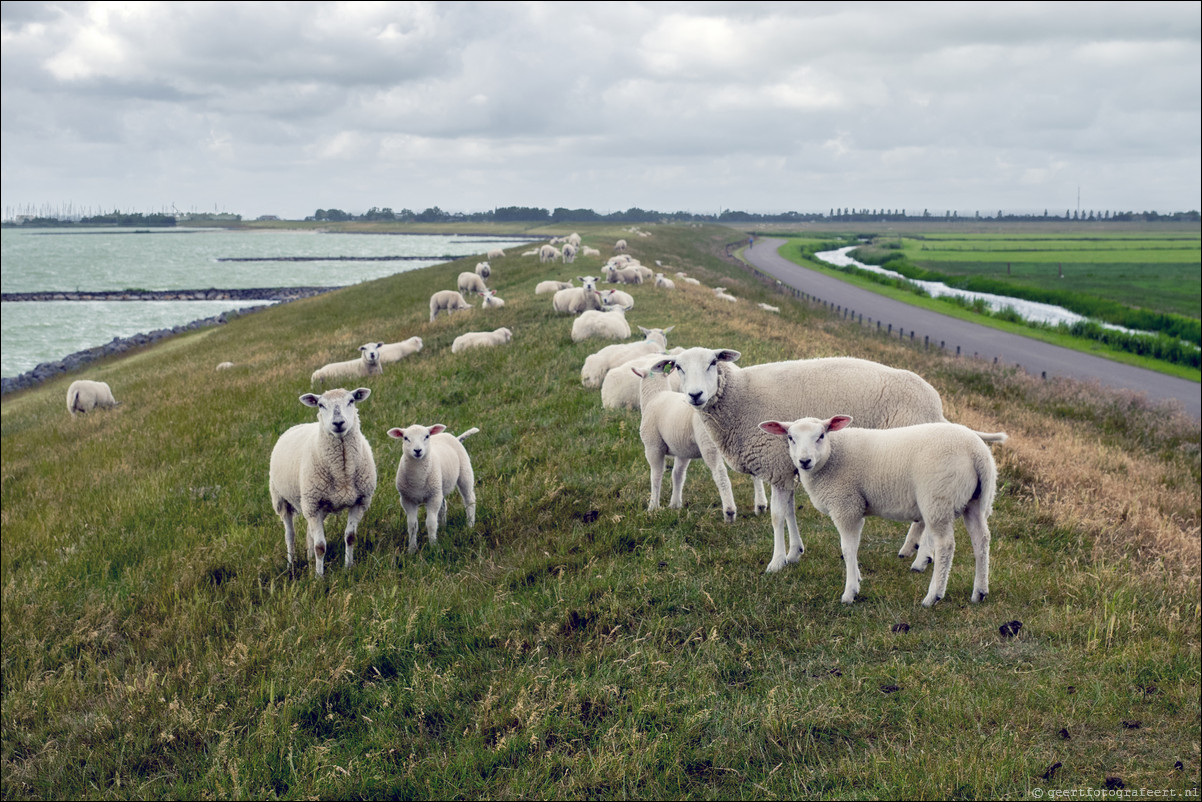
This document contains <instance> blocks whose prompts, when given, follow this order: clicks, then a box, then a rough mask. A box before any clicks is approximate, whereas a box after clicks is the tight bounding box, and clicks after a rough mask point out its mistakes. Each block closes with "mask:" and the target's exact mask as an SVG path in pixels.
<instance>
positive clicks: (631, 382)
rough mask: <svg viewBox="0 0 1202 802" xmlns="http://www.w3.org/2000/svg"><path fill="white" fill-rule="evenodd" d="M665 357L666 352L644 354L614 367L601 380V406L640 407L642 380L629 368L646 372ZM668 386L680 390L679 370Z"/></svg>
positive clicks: (671, 375) (674, 390)
mask: <svg viewBox="0 0 1202 802" xmlns="http://www.w3.org/2000/svg"><path fill="white" fill-rule="evenodd" d="M682 351H684V349H683V348H673V349H672V350H670V351H668V352H667V354H668V355H669V356H670V355H675V354H679V353H681V352H682ZM663 358H664V354H644V355H643V356H637V357H634V358H633V359H631V360H629V361H627V362H623V363H622V364H621V365H618V366H617V367H616V368H612V369H611V370H610V371H609V372H608V373H606V374H605V378H604V379H602V380H601V406H602V407H603V408H604V409H638V408H639V386H640V385H641V384H642V382H640V381H639V377H638V376H637V375H635V374H634V373H633V372H632V371H630V370H629V368H638V369H639V370H640V371H643V372H646V371H647V370H649V369H650V368H651V366H652V365H654V364H655V363H656V362H658V361H660V360H661V359H663ZM668 387H669V389H671V390H672V391H673V392H679V391H680V372H679V371H677V372H675V373H672V374H670V375H669V376H668Z"/></svg>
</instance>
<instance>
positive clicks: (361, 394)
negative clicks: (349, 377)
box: [351, 387, 371, 403]
mask: <svg viewBox="0 0 1202 802" xmlns="http://www.w3.org/2000/svg"><path fill="white" fill-rule="evenodd" d="M369 395H371V390H369V389H367V388H366V387H360V388H359V389H357V390H355V392H353V393H351V397H352V398H354V399H355V403H358V402H360V401H366V400H367V397H368V396H369Z"/></svg>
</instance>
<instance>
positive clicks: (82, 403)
mask: <svg viewBox="0 0 1202 802" xmlns="http://www.w3.org/2000/svg"><path fill="white" fill-rule="evenodd" d="M120 405H121V402H120V401H118V400H117V399H115V398H113V390H112V388H111V387H109V385H108V382H98V381H92V380H90V379H77V380H75V381H73V382H71V386H70V387H68V388H67V411H68V412H70V413H71V416H72V417H75V413H76V412H91V411H92V410H93V409H110V408H112V407H116V406H120Z"/></svg>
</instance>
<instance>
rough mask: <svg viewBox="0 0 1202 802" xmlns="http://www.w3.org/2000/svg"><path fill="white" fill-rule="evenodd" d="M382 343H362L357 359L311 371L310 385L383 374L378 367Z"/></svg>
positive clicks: (332, 363) (379, 366) (382, 369)
mask: <svg viewBox="0 0 1202 802" xmlns="http://www.w3.org/2000/svg"><path fill="white" fill-rule="evenodd" d="M383 344H384V343H364V344H363V345H361V346H359V358H358V359H348V360H347V361H346V362H331V363H330V364H328V365H322V366H321V367H320V368H318V369H317V370H315V371H313V375H312V376H310V377H309V382H310V383H311V384H323V383H326V382H333V381H339V380H341V379H359V378H363V377H364V376H378V375H380V374H381V373H383V372H384V368H383V367H381V365H380V346H382V345H383Z"/></svg>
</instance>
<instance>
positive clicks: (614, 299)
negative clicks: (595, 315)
mask: <svg viewBox="0 0 1202 802" xmlns="http://www.w3.org/2000/svg"><path fill="white" fill-rule="evenodd" d="M598 292H600V293H601V305H602V306H604V307H610V306H620V307H622V308H623V309H634V296H633V295H631V294H630V293H628V292H624V291H622V290H598Z"/></svg>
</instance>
